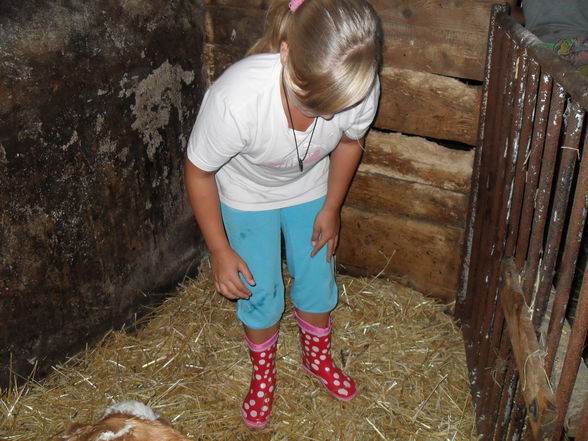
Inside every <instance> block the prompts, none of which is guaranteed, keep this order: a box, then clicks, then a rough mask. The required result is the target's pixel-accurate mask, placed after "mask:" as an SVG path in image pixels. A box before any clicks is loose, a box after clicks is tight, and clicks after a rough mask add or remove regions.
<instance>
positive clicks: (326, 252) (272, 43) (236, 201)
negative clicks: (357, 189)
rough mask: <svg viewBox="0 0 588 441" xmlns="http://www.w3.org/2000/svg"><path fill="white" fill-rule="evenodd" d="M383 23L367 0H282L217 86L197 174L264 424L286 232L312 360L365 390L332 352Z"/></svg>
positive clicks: (208, 104) (331, 382)
mask: <svg viewBox="0 0 588 441" xmlns="http://www.w3.org/2000/svg"><path fill="white" fill-rule="evenodd" d="M380 58H381V28H380V23H379V20H378V18H377V15H376V13H375V12H374V10H373V8H372V7H371V6H370V5H369V4H368V3H367V1H366V0H306V1H304V0H292V1H290V2H288V1H287V0H276V1H274V2H273V4H272V5H271V6H270V9H269V11H268V22H267V28H266V31H265V34H264V35H263V37H262V38H261V39H260V40H259V41H258V42H257V43H256V44H255V45H254V46H253V48H252V49H251V50H250V56H248V57H247V58H245V59H243V60H241V61H239V62H237V63H236V64H234V65H233V66H231V67H230V68H229V69H227V71H226V72H225V73H223V75H222V76H221V77H220V78H219V79H218V80H217V81H216V82H215V83H214V84H213V85H212V86H211V87H210V89H209V90H208V91H207V93H206V95H205V97H204V100H203V102H202V105H201V108H200V113H199V115H198V118H197V119H196V123H195V125H194V129H193V131H192V134H191V136H190V140H189V143H188V152H187V157H188V160H187V161H186V167H185V180H186V187H187V190H188V195H189V197H190V202H191V204H192V208H193V211H194V214H195V216H196V220H197V221H198V224H199V226H200V229H201V231H202V234H203V235H204V239H205V241H206V244H207V246H208V248H209V251H210V258H211V263H212V273H213V277H214V284H215V288H216V290H217V291H218V292H219V293H221V294H222V295H224V296H225V297H227V298H229V299H237V316H238V318H239V319H240V320H241V322H242V323H243V325H244V328H245V341H246V342H247V344H248V346H249V349H250V351H249V353H250V356H251V361H252V364H253V370H252V377H251V385H250V388H249V392H248V393H247V395H246V397H245V400H244V401H243V405H242V409H241V410H242V415H243V421H244V422H245V424H246V425H247V426H248V427H251V428H256V429H262V428H264V427H265V426H266V425H267V423H268V419H269V415H270V412H271V408H272V401H273V393H274V390H275V385H276V383H275V381H276V380H275V378H276V368H275V352H276V342H277V339H278V327H279V322H280V318H281V316H282V313H283V311H284V285H283V280H282V273H281V255H280V254H281V235H282V234H283V237H284V241H285V246H286V258H287V263H288V270H289V273H290V274H291V275H292V277H293V279H294V283H293V286H292V290H291V297H292V303H293V305H294V307H295V310H294V315H295V317H296V320H297V322H298V324H299V326H300V337H301V343H302V347H303V360H302V367H303V368H304V369H305V370H306V371H307V372H308V373H309V374H311V375H312V376H314V377H316V378H318V379H319V380H321V383H322V384H323V385H324V386H325V388H326V389H327V391H328V392H329V393H330V394H331V395H332V396H333V397H335V398H337V399H340V400H344V401H348V400H351V399H352V398H353V397H354V396H355V393H356V387H355V384H354V382H353V380H352V379H351V378H350V377H348V376H347V375H345V374H344V373H343V372H341V370H340V369H338V368H337V367H336V366H335V365H334V364H333V362H332V360H331V356H330V331H331V321H330V318H329V316H330V312H331V310H332V309H333V308H334V307H335V305H336V303H337V286H336V284H335V279H334V259H333V258H332V256H333V254H334V253H335V249H336V247H337V241H338V238H339V226H340V211H341V206H342V204H343V199H344V198H345V195H346V193H347V190H348V188H349V185H350V182H351V179H352V177H353V175H354V173H355V170H356V168H357V165H358V163H359V160H360V158H361V154H362V148H363V143H364V136H365V133H366V131H367V130H368V128H369V126H370V124H371V122H372V120H373V118H374V115H375V112H376V107H377V101H378V97H379V81H378V76H377V75H378V69H379V64H380Z"/></svg>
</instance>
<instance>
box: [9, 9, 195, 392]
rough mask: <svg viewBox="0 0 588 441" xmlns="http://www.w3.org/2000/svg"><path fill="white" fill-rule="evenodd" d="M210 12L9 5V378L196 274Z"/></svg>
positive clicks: (44, 365)
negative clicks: (190, 158)
mask: <svg viewBox="0 0 588 441" xmlns="http://www.w3.org/2000/svg"><path fill="white" fill-rule="evenodd" d="M201 15H202V11H201V6H200V2H199V1H198V0H165V1H163V0H105V1H87V0H46V1H43V0H29V1H26V2H23V1H22V0H2V2H1V3H0V386H2V385H6V383H7V382H8V377H9V365H10V364H12V370H13V371H14V372H16V373H18V374H21V375H26V374H27V373H28V371H29V370H30V369H31V367H32V366H33V364H35V363H38V364H39V370H41V371H43V370H44V369H46V368H47V367H48V366H49V364H50V363H51V362H53V361H55V360H59V359H61V358H62V357H63V356H64V355H65V353H67V352H71V351H75V350H77V349H78V348H80V347H81V346H82V345H83V344H85V343H86V342H88V341H92V340H93V339H95V338H96V337H98V336H100V334H101V333H102V332H103V331H104V330H106V329H108V328H109V327H111V326H118V325H120V324H121V323H122V322H123V321H125V320H128V319H129V318H130V317H132V314H133V312H134V311H136V310H137V305H138V304H139V303H140V302H142V301H148V297H149V296H148V295H145V293H148V292H157V291H158V290H162V289H166V288H168V287H169V286H170V285H173V284H174V283H176V282H177V281H178V280H179V279H181V278H182V277H183V276H184V275H185V274H186V272H189V271H191V270H192V271H193V270H194V262H196V261H197V260H198V259H199V257H200V255H201V254H202V252H203V249H204V248H203V245H202V240H201V236H200V234H199V233H198V231H197V229H196V225H195V222H194V221H193V219H192V215H191V213H190V210H189V207H188V204H187V199H186V196H185V191H184V188H183V182H182V172H183V154H184V149H185V145H186V142H187V138H188V136H189V133H190V129H191V126H192V124H193V121H194V119H195V116H196V113H197V111H198V104H199V103H200V100H201V97H202V93H203V87H202V67H201V49H202V24H201ZM11 357H12V361H11Z"/></svg>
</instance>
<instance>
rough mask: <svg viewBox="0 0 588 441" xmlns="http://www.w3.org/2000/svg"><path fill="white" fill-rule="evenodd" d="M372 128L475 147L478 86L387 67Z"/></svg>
mask: <svg viewBox="0 0 588 441" xmlns="http://www.w3.org/2000/svg"><path fill="white" fill-rule="evenodd" d="M380 79H381V82H382V96H381V100H380V110H379V112H378V116H377V119H376V121H375V126H376V127H378V128H382V129H388V130H394V131H398V132H402V133H408V134H413V135H419V136H427V137H431V138H436V139H445V140H452V141H458V142H462V143H464V144H469V145H475V144H476V141H477V134H478V123H479V118H480V102H481V99H482V98H481V97H482V88H481V86H469V85H467V84H464V83H462V82H461V81H459V80H456V79H454V78H449V77H443V76H440V75H434V74H429V73H425V72H417V71H413V70H408V69H397V68H392V67H387V68H384V69H383V70H382V74H381V76H380Z"/></svg>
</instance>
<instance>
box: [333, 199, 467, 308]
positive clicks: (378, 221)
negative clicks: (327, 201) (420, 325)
mask: <svg viewBox="0 0 588 441" xmlns="http://www.w3.org/2000/svg"><path fill="white" fill-rule="evenodd" d="M342 222H343V224H342V225H343V226H342V229H341V246H340V247H339V251H338V253H337V264H338V265H339V268H340V269H342V270H344V271H345V272H347V273H349V274H353V275H363V276H374V275H377V274H380V273H381V274H382V275H384V276H387V277H390V278H392V279H394V280H396V281H398V282H400V283H402V284H405V285H408V286H410V287H412V288H414V289H416V290H418V291H420V292H422V293H424V294H428V295H431V296H433V297H437V298H440V299H443V300H445V301H447V302H450V301H452V300H454V299H455V292H456V289H457V283H458V274H459V269H460V265H461V260H460V255H459V253H458V252H456V250H459V249H460V247H461V243H462V240H463V239H462V238H463V230H462V229H459V228H452V227H442V226H439V225H435V224H431V223H429V222H424V221H420V220H416V219H411V218H409V217H406V216H396V215H394V214H393V213H373V212H370V211H367V210H364V209H359V208H354V207H351V206H345V207H344V208H343V213H342ZM388 259H389V261H388Z"/></svg>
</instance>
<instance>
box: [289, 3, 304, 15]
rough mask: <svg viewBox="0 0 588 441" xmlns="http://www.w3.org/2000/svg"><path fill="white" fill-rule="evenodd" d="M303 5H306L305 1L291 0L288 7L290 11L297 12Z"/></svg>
mask: <svg viewBox="0 0 588 441" xmlns="http://www.w3.org/2000/svg"><path fill="white" fill-rule="evenodd" d="M302 3H304V0H290V3H288V7H289V8H290V11H292V12H296V9H298V8H299V7H300V5H301V4H302Z"/></svg>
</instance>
